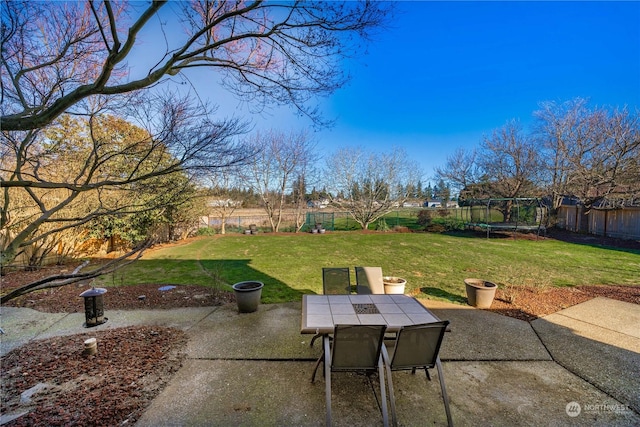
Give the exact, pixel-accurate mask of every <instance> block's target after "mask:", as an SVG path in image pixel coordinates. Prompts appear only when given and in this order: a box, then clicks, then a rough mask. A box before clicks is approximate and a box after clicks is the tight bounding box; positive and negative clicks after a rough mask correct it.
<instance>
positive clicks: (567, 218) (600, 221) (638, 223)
mask: <svg viewBox="0 0 640 427" xmlns="http://www.w3.org/2000/svg"><path fill="white" fill-rule="evenodd" d="M557 218H558V224H557V226H558V228H563V229H565V230H569V231H575V232H580V233H589V234H595V235H598V236H606V237H615V238H618V239H630V240H635V239H640V207H638V206H636V207H626V208H622V209H615V210H611V209H591V210H590V211H589V212H588V213H585V211H584V208H583V207H582V206H575V205H571V206H569V205H562V206H561V207H560V208H559V209H558V216H557Z"/></svg>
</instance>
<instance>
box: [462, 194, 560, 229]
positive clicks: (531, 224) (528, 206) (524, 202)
mask: <svg viewBox="0 0 640 427" xmlns="http://www.w3.org/2000/svg"><path fill="white" fill-rule="evenodd" d="M465 207H466V209H465V210H464V212H465V214H466V218H464V221H465V226H466V227H467V228H468V229H475V230H478V229H480V230H486V232H487V237H489V236H490V234H491V232H494V231H506V232H514V233H515V232H520V233H536V235H537V236H540V233H546V224H547V220H548V217H549V209H548V207H547V206H546V205H545V204H544V202H543V201H542V199H540V198H538V197H526V198H525V197H514V198H496V199H493V198H490V199H471V200H469V201H468V202H467V203H466V206H465Z"/></svg>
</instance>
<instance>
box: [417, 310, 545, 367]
mask: <svg viewBox="0 0 640 427" xmlns="http://www.w3.org/2000/svg"><path fill="white" fill-rule="evenodd" d="M420 302H421V303H422V304H423V305H424V306H425V307H427V308H428V309H429V310H431V311H432V312H433V313H434V314H435V315H436V316H438V317H439V318H440V319H441V320H449V321H450V322H451V324H450V325H451V331H450V332H447V333H446V334H445V339H444V341H443V343H442V348H441V350H440V357H441V358H442V360H551V355H550V354H549V352H548V351H547V349H546V348H545V347H544V345H542V343H541V342H540V339H539V338H538V336H537V334H536V332H535V331H534V330H533V328H532V327H531V325H530V324H529V323H528V322H525V321H523V320H518V319H514V318H512V317H506V316H503V315H500V314H497V313H492V312H490V311H485V310H478V309H475V308H473V307H468V306H461V305H459V304H450V303H444V302H440V301H433V300H420Z"/></svg>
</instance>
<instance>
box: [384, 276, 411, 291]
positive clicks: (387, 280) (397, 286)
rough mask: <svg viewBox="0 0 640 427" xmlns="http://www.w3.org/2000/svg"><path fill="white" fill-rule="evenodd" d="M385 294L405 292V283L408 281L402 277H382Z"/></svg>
mask: <svg viewBox="0 0 640 427" xmlns="http://www.w3.org/2000/svg"><path fill="white" fill-rule="evenodd" d="M382 283H383V284H384V293H385V294H404V285H406V284H407V281H406V280H405V279H403V278H402V277H395V276H384V277H383V278H382Z"/></svg>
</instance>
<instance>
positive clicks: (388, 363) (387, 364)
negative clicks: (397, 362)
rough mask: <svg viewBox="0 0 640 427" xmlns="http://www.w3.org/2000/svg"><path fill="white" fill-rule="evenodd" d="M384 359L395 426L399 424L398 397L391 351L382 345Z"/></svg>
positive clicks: (392, 419) (392, 418)
mask: <svg viewBox="0 0 640 427" xmlns="http://www.w3.org/2000/svg"><path fill="white" fill-rule="evenodd" d="M381 351H382V359H383V360H384V365H385V367H386V368H387V384H388V385H389V402H390V403H391V423H392V425H393V426H394V427H396V426H397V425H398V416H397V414H396V397H395V395H394V392H393V378H392V377H391V361H390V360H389V353H388V352H387V348H386V347H385V346H384V345H383V346H382V349H381Z"/></svg>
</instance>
